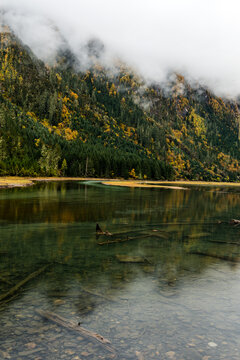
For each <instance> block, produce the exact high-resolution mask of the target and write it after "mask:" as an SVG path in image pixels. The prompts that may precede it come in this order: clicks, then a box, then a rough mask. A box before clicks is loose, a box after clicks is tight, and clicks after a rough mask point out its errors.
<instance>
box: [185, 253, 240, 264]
mask: <svg viewBox="0 0 240 360" xmlns="http://www.w3.org/2000/svg"><path fill="white" fill-rule="evenodd" d="M189 254H192V255H201V256H208V257H212V258H216V259H219V260H225V261H231V262H235V263H238V262H240V257H232V256H227V255H217V254H208V253H204V252H201V251H190V252H189Z"/></svg>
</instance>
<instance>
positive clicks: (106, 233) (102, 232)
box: [96, 224, 112, 236]
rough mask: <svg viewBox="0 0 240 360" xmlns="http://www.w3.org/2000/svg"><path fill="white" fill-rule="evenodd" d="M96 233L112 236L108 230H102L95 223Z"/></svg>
mask: <svg viewBox="0 0 240 360" xmlns="http://www.w3.org/2000/svg"><path fill="white" fill-rule="evenodd" d="M96 233H97V235H106V236H112V234H111V233H110V232H109V231H108V230H106V231H103V230H102V229H101V228H100V226H99V225H98V224H97V225H96Z"/></svg>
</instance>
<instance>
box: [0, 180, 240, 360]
mask: <svg viewBox="0 0 240 360" xmlns="http://www.w3.org/2000/svg"><path fill="white" fill-rule="evenodd" d="M239 200H240V188H239V189H238V188H235V189H228V188H227V187H221V188H214V189H213V188H207V187H205V188H197V187H195V188H191V189H190V190H171V189H169V190H168V189H141V188H136V189H134V188H131V189H128V188H120V187H119V188H118V187H107V186H103V185H101V184H100V183H97V182H85V183H84V182H82V183H81V182H71V183H68V182H64V183H57V182H56V183H47V184H45V183H43V184H38V185H35V186H33V187H30V188H23V189H8V190H1V191H0V225H1V233H0V235H1V237H0V296H1V295H2V294H5V293H6V292H8V291H9V289H11V288H12V287H13V286H14V285H16V284H18V283H19V282H20V281H22V280H23V279H26V278H27V277H28V276H29V275H30V274H32V273H34V272H35V271H37V270H38V269H41V268H42V267H43V266H45V265H48V267H47V268H46V269H45V271H43V272H42V273H41V274H40V275H39V276H36V277H35V278H33V279H32V280H30V281H28V282H27V283H25V284H24V285H23V286H22V287H21V288H20V289H18V291H17V292H16V293H15V294H14V297H12V296H10V297H8V298H7V299H5V300H6V301H2V302H1V303H0V329H1V331H0V359H17V360H20V359H24V360H25V359H35V360H40V359H42V360H47V359H54V360H55V359H75V360H79V359H89V360H95V359H111V358H112V356H113V354H112V353H111V352H110V351H108V350H107V349H105V348H104V347H102V346H100V345H99V344H97V343H96V342H94V341H92V340H91V339H88V338H87V339H85V338H84V337H83V336H81V334H80V333H79V332H77V331H72V330H70V329H68V328H64V327H62V326H60V325H59V324H57V323H54V322H51V321H50V320H47V319H44V318H43V317H42V316H41V315H40V314H39V312H38V311H39V310H42V311H49V312H51V313H54V314H57V315H60V316H62V317H64V318H65V319H66V320H67V321H72V322H73V323H74V324H76V326H78V325H77V324H78V323H80V325H79V326H80V327H84V328H86V329H88V330H91V331H93V332H97V333H98V334H101V335H102V336H104V337H105V338H107V339H108V340H110V341H111V345H112V347H113V348H114V349H115V351H116V354H117V356H118V359H121V360H124V359H125V360H130V359H145V360H149V359H179V360H180V359H182V360H188V359H189V360H194V359H202V360H210V359H216V360H218V359H238V360H239V358H240V336H239V335H240V281H239V279H240V266H239V260H240V226H239V227H234V226H231V225H229V223H228V222H229V220H230V219H231V218H240V201H239ZM96 223H99V224H100V226H101V227H102V229H103V230H108V231H110V232H111V233H112V234H113V236H112V237H107V236H104V235H101V236H96V232H95V227H96ZM116 240H127V241H122V242H119V243H113V244H106V245H99V243H102V242H111V241H116ZM119 255H122V257H121V256H120V257H119ZM124 256H125V257H126V256H128V257H130V260H131V259H132V261H134V260H136V257H138V260H139V259H140V260H141V262H139V263H135V262H129V263H125V262H120V261H119V259H120V260H121V259H124ZM125 259H127V258H125Z"/></svg>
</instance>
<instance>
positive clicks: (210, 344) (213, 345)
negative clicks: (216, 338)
mask: <svg viewBox="0 0 240 360" xmlns="http://www.w3.org/2000/svg"><path fill="white" fill-rule="evenodd" d="M208 346H210V347H212V348H215V347H217V344H216V343H215V342H212V341H210V342H209V343H208Z"/></svg>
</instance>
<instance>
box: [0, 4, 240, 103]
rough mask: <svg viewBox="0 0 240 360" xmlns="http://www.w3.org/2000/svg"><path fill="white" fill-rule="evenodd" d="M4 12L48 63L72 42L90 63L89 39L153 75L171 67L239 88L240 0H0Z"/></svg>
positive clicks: (222, 90) (233, 91) (204, 81)
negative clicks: (87, 49) (87, 48)
mask: <svg viewBox="0 0 240 360" xmlns="http://www.w3.org/2000/svg"><path fill="white" fill-rule="evenodd" d="M0 10H1V11H2V12H4V14H3V15H2V19H3V20H4V22H5V23H7V24H8V25H9V26H10V27H11V28H12V29H13V30H14V32H15V33H16V34H17V35H18V36H19V37H20V38H21V40H22V41H23V42H24V43H26V44H27V45H28V46H30V47H31V49H32V51H33V52H34V53H35V54H36V55H37V56H38V57H39V58H41V59H42V60H44V61H46V62H50V61H53V59H54V57H55V55H56V53H57V51H58V49H59V48H60V47H63V46H65V45H64V44H66V43H68V45H69V47H70V48H71V50H72V51H73V52H74V54H75V55H76V56H77V57H78V58H79V60H80V63H81V66H82V67H83V69H86V68H87V67H88V66H90V65H91V61H90V58H89V56H88V53H87V51H86V46H85V45H86V43H87V41H88V40H89V39H92V38H95V39H99V40H100V41H102V43H103V44H104V49H105V52H104V54H103V55H102V57H101V59H99V61H101V62H102V63H103V64H106V65H107V66H111V65H113V64H114V62H115V61H116V59H121V60H122V61H123V62H126V63H127V64H128V65H129V66H130V67H132V68H133V69H134V70H135V71H136V72H138V73H140V74H141V75H142V76H143V77H144V78H145V79H146V80H148V81H157V82H164V80H165V79H166V76H167V74H169V72H171V71H172V72H178V73H181V74H183V75H184V76H185V77H186V78H187V79H188V80H189V81H191V82H192V83H196V82H197V83H199V84H201V85H204V86H207V87H209V88H210V89H212V90H213V91H214V92H215V93H216V94H217V95H220V96H225V97H229V98H234V97H236V96H238V95H239V94H240V46H239V43H238V40H239V39H238V37H239V34H240V21H239V19H238V17H239V13H240V11H239V10H240V2H239V0H201V1H200V0H128V1H127V0H87V1H86V0H85V1H83V0H68V1H66V0H64V1H63V0H41V1H40V0H0Z"/></svg>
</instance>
